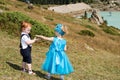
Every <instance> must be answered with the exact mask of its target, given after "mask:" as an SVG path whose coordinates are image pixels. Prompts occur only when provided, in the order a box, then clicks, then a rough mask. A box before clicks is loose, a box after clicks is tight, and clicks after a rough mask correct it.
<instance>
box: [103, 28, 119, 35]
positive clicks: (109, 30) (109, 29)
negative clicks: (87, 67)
mask: <svg viewBox="0 0 120 80" xmlns="http://www.w3.org/2000/svg"><path fill="white" fill-rule="evenodd" d="M103 31H104V32H106V33H108V34H111V35H120V33H118V32H117V31H116V30H115V29H114V28H112V27H107V28H104V29H103Z"/></svg>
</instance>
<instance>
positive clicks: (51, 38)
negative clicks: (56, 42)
mask: <svg viewBox="0 0 120 80" xmlns="http://www.w3.org/2000/svg"><path fill="white" fill-rule="evenodd" d="M36 37H38V38H41V39H44V40H48V41H53V37H46V36H42V35H36Z"/></svg>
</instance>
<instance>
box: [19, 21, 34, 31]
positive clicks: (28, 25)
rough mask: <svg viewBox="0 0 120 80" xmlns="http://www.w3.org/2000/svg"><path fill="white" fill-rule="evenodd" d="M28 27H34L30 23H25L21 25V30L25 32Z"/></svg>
mask: <svg viewBox="0 0 120 80" xmlns="http://www.w3.org/2000/svg"><path fill="white" fill-rule="evenodd" d="M27 27H32V25H31V24H30V23H28V22H25V21H23V22H22V23H21V30H22V31H23V30H24V29H25V28H27Z"/></svg>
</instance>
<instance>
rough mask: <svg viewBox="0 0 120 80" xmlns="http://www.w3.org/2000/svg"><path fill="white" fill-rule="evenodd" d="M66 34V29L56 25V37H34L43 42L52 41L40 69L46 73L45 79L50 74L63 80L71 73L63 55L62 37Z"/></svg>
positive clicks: (64, 42) (70, 68)
mask: <svg viewBox="0 0 120 80" xmlns="http://www.w3.org/2000/svg"><path fill="white" fill-rule="evenodd" d="M66 32H67V28H66V27H65V26H63V25H62V24H57V25H56V27H55V35H56V37H45V36H42V35H36V37H39V38H42V39H44V40H49V41H52V44H51V45H50V48H49V50H48V52H47V53H46V59H45V61H44V63H43V65H42V69H43V70H44V71H46V72H48V74H47V76H45V78H47V79H50V77H51V74H58V75H60V79H61V80H64V75H66V74H69V73H71V72H73V71H74V70H73V67H72V65H71V63H70V61H69V59H68V57H67V55H66V53H65V51H66V40H65V39H63V38H62V36H63V35H64V34H65V33H66Z"/></svg>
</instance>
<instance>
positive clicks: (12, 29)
mask: <svg viewBox="0 0 120 80" xmlns="http://www.w3.org/2000/svg"><path fill="white" fill-rule="evenodd" d="M0 16H1V17H0V25H1V26H0V28H1V29H2V30H4V31H6V32H8V34H10V35H15V36H18V35H19V34H20V25H21V22H22V21H27V22H30V23H31V24H32V36H34V35H35V34H41V35H45V36H53V35H54V34H53V30H52V29H50V28H49V27H48V26H47V25H44V24H42V23H39V22H37V21H36V20H33V19H31V18H30V17H28V16H26V15H24V14H22V13H20V12H6V13H1V14H0Z"/></svg>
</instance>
